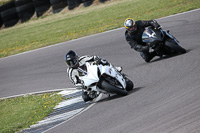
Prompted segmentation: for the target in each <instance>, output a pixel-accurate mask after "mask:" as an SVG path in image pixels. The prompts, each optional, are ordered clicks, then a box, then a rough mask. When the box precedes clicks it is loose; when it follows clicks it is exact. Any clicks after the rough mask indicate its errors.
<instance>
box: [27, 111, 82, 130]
mask: <svg viewBox="0 0 200 133" xmlns="http://www.w3.org/2000/svg"><path fill="white" fill-rule="evenodd" d="M83 109H84V108H80V109H77V110H73V111H70V112H67V113H63V114H60V115H56V116H53V117H50V118H48V119H45V120H41V121H39V122H38V123H37V124H34V125H32V126H30V128H36V127H39V126H42V125H46V124H50V123H54V122H57V121H61V120H67V119H68V118H70V117H72V116H74V115H76V114H77V113H79V112H81V111H82V110H83Z"/></svg>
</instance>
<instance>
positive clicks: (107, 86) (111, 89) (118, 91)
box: [101, 80, 128, 96]
mask: <svg viewBox="0 0 200 133" xmlns="http://www.w3.org/2000/svg"><path fill="white" fill-rule="evenodd" d="M101 88H103V89H104V90H107V91H108V92H110V93H116V94H117V95H120V96H126V95H127V94H128V91H126V90H124V89H121V88H118V87H116V86H113V85H111V84H109V83H108V82H106V81H105V80H103V81H102V82H101Z"/></svg>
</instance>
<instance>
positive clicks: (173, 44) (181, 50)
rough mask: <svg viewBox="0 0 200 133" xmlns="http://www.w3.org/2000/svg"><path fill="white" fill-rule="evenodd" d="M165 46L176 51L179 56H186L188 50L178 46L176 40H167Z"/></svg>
mask: <svg viewBox="0 0 200 133" xmlns="http://www.w3.org/2000/svg"><path fill="white" fill-rule="evenodd" d="M165 45H166V46H167V47H169V48H171V49H172V50H174V51H175V52H176V53H178V54H184V53H186V50H185V49H184V48H182V47H181V46H180V45H178V44H177V43H176V42H175V41H174V40H171V39H170V40H167V41H166V42H165Z"/></svg>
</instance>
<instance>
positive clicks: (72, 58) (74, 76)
mask: <svg viewBox="0 0 200 133" xmlns="http://www.w3.org/2000/svg"><path fill="white" fill-rule="evenodd" d="M65 61H66V63H67V65H68V68H67V73H68V77H69V79H70V81H71V82H72V83H73V84H74V85H75V87H76V89H82V98H83V100H84V101H85V102H87V101H91V100H93V98H94V96H92V95H88V94H87V92H86V91H83V89H84V85H83V83H82V81H81V80H80V79H79V76H81V75H85V73H86V72H85V71H84V68H83V67H84V64H85V63H86V62H94V61H96V62H97V64H102V65H109V63H108V61H106V60H105V59H101V58H100V57H99V56H96V55H93V56H89V55H84V56H80V57H79V56H78V55H77V54H76V53H75V52H74V51H73V50H70V51H68V53H67V54H66V56H65ZM115 68H116V70H117V71H119V72H121V71H122V67H116V66H115Z"/></svg>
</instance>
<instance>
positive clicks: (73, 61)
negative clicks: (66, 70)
mask: <svg viewBox="0 0 200 133" xmlns="http://www.w3.org/2000/svg"><path fill="white" fill-rule="evenodd" d="M65 61H66V63H67V65H68V66H69V67H72V68H75V67H77V66H78V56H77V54H76V53H75V52H74V51H72V50H70V51H69V52H68V53H67V54H66V56H65Z"/></svg>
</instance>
